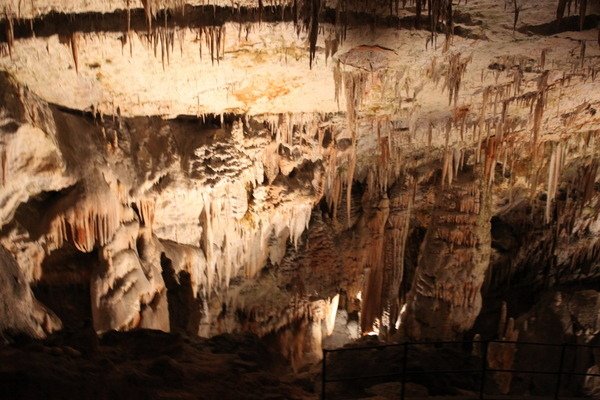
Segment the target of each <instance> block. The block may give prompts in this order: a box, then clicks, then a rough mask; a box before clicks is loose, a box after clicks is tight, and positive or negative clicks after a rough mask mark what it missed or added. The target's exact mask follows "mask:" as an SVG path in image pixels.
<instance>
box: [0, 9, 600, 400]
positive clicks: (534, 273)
mask: <svg viewBox="0 0 600 400" xmlns="http://www.w3.org/2000/svg"><path fill="white" fill-rule="evenodd" d="M421 3H427V2H421V1H417V2H415V1H414V0H409V1H396V0H390V1H383V0H382V1H370V2H364V1H360V0H357V1H351V0H348V1H339V2H338V1H329V0H327V1H325V0H311V1H308V0H298V1H285V0H284V1H270V0H264V1H262V0H261V1H251V0H244V1H242V2H236V3H235V4H232V3H231V2H229V1H221V0H213V1H179V0H144V1H137V0H135V1H134V0H131V1H128V0H113V1H97V0H77V1H71V2H62V1H56V0H36V1H35V2H31V3H30V2H20V1H16V0H6V1H5V4H3V5H4V7H2V9H1V10H0V11H2V15H1V16H0V32H1V33H0V229H1V230H0V246H1V247H0V263H1V264H2V269H1V270H0V293H1V294H2V297H1V298H0V331H2V332H3V335H4V336H5V337H6V338H7V340H8V338H12V337H13V336H14V335H15V334H18V333H25V334H27V335H30V336H34V337H37V338H43V337H45V336H47V335H49V334H51V333H52V332H54V331H56V330H60V329H66V330H80V329H82V327H83V326H89V329H90V330H91V329H93V330H94V331H95V332H96V333H98V334H104V333H105V332H109V331H112V330H117V331H129V330H133V329H137V328H148V329H156V330H162V331H165V332H180V333H185V334H186V335H190V336H191V337H195V336H202V337H213V336H215V335H219V334H223V333H231V334H245V333H250V334H254V335H256V336H258V337H260V338H262V340H263V341H265V343H268V345H269V346H270V347H272V349H273V350H276V351H278V352H279V353H280V354H282V356H283V357H284V358H285V359H286V360H287V362H289V364H290V365H291V368H292V370H294V371H295V372H296V373H303V372H302V371H304V373H305V372H306V371H307V368H310V367H309V366H310V365H313V363H315V362H317V361H319V360H320V359H321V357H322V346H323V344H325V345H328V346H339V345H342V344H345V343H347V342H350V341H352V340H355V339H357V338H359V337H360V336H361V335H365V334H367V333H371V334H379V338H380V339H382V340H437V339H443V340H454V339H463V338H466V339H471V338H472V337H473V335H475V334H479V335H480V336H482V337H484V338H499V339H505V340H510V339H511V338H512V339H519V340H521V339H522V338H524V337H527V335H530V334H531V335H533V333H531V332H536V333H535V335H536V336H535V340H538V341H551V340H554V339H553V338H546V337H544V333H543V331H542V333H539V332H538V331H532V329H533V328H532V326H531V324H530V323H528V322H525V321H527V317H526V316H527V315H530V313H534V310H536V307H538V308H539V307H543V306H542V305H543V304H545V303H544V302H545V301H546V300H545V299H546V296H550V294H551V293H554V292H556V291H558V292H564V293H571V294H573V293H580V289H581V290H583V289H589V290H592V291H595V290H598V289H600V287H599V286H598V278H600V193H599V192H600V183H599V181H600V113H599V112H598V110H599V106H600V76H598V75H599V72H600V62H599V61H598V60H599V59H600V34H599V31H598V22H599V21H600V3H598V1H593V0H587V1H585V0H580V1H579V2H562V1H560V2H559V1H558V0H556V1H554V0H545V1H542V2H540V1H537V0H536V1H534V0H518V1H517V2H514V3H513V2H510V4H509V2H506V4H504V2H497V1H493V0H479V1H475V0H472V1H468V2H462V1H460V2H458V1H455V2H454V3H449V2H448V1H447V0H433V1H431V2H429V4H432V7H433V8H432V9H427V7H426V6H425V5H423V7H422V8H421V6H419V4H421ZM465 3H466V4H465ZM563 3H564V4H563ZM575 3H577V4H575ZM515 5H516V7H517V8H516V9H515ZM563 6H564V8H565V10H564V11H563V10H562V7H563ZM430 16H432V17H431V19H430ZM421 28H422V29H421ZM430 29H433V30H434V32H433V33H432V32H431V31H430ZM586 293H587V292H586ZM573 296H576V294H573ZM577 296H580V297H578V299H579V300H578V302H576V303H573V304H576V308H577V309H578V310H575V311H574V310H570V312H571V314H572V315H579V314H578V313H579V309H581V310H588V311H586V313H588V314H593V313H594V312H596V314H597V313H598V303H597V300H594V299H595V297H594V296H591V295H589V296H588V295H577ZM503 301H504V302H505V303H502V302H503ZM501 304H504V306H502V305H501ZM540 304H542V305H540ZM589 310H592V311H589ZM594 310H595V311H594ZM586 315H587V314H586ZM511 317H512V319H511ZM586 318H587V317H586ZM588 319H589V318H588ZM498 321H500V324H498ZM511 321H512V322H511ZM523 323H525V325H527V324H529V326H523ZM590 324H591V322H590ZM590 324H588V325H590ZM595 324H596V322H594V324H592V325H590V326H588V327H587V328H586V329H587V331H586V330H580V331H581V332H584V333H581V332H579V331H577V332H579V334H577V332H576V329H574V328H573V327H571V326H569V325H568V324H567V325H565V324H562V325H560V324H559V325H560V326H559V327H557V328H556V329H557V332H560V335H562V336H561V337H562V338H563V340H567V341H571V340H572V341H580V342H581V341H582V342H586V343H587V342H590V341H594V340H597V337H596V335H597V332H598V329H600V327H598V326H596V325H595ZM498 325H500V328H499V327H498ZM557 326H558V325H557ZM586 326H587V325H586ZM525 328H528V329H529V331H528V330H527V329H525ZM86 329H88V328H86ZM525 332H530V333H529V334H526V333H525ZM557 334H558V333H557ZM582 335H583V336H582ZM165 337H171V336H165ZM583 338H585V339H583ZM546 339H547V340H546ZM11 340H12V339H11ZM522 340H525V339H522ZM490 351H491V353H490V357H489V359H488V362H489V364H490V365H491V366H494V365H496V366H510V365H518V364H519V363H520V362H521V361H519V359H518V356H515V348H514V347H513V348H505V347H502V348H500V347H498V348H495V349H494V348H491V350H490ZM516 354H518V351H517V353H516ZM587 356H589V354H588V355H587ZM587 356H586V357H587ZM432 357H434V356H432ZM435 357H437V356H435ZM435 357H434V358H432V360H434V361H432V362H435ZM515 357H516V358H515ZM581 357H583V356H581ZM581 357H579V359H578V360H579V361H577V362H580V361H581V359H582V358H581ZM588 358H589V357H588ZM468 360H469V359H467V361H468ZM467 361H465V362H467ZM588 361H589V360H588ZM461 362H462V361H461ZM581 362H582V363H583V364H582V366H581V367H582V368H583V367H585V368H590V367H592V364H593V362H592V361H589V362H588V364H589V365H587V364H585V362H583V361H581ZM584 364H585V365H584ZM494 378H495V379H494V382H495V384H497V387H496V388H495V389H497V390H498V391H499V392H505V393H506V392H509V391H510V390H512V389H511V388H519V387H520V388H523V387H525V386H526V385H525V384H523V383H522V382H521V381H520V380H519V379H515V378H514V377H511V376H503V375H498V376H495V377H494ZM416 383H419V384H422V385H425V384H429V383H428V382H416ZM570 384H571V383H569V385H570ZM577 384H578V383H573V385H577ZM452 385H453V387H455V388H463V389H465V390H471V387H470V386H469V385H468V384H462V383H460V382H459V383H457V382H454V383H453V384H452ZM474 385H475V386H476V383H475V384H474ZM519 385H520V386H519ZM536 385H537V387H542V386H543V384H538V383H536ZM590 385H591V386H592V387H593V386H594V384H593V383H590ZM590 385H588V386H590ZM425 386H426V387H427V388H428V389H431V388H432V387H431V386H430V385H429V386H428V385H425ZM580 386H581V385H580ZM313 389H314V387H311V390H313ZM388 389H389V388H388V387H379V388H375V389H373V390H371V391H370V392H368V393H370V394H373V395H378V394H379V393H384V392H386V390H388ZM417 389H419V388H418V387H416V389H415V390H417ZM438 389H439V388H438V387H436V389H435V390H434V391H437V392H439V391H440V390H441V389H439V390H438ZM515 390H516V389H515ZM523 390H528V389H523ZM590 390H591V391H593V388H592V389H590ZM417 391H418V390H417ZM437 392H436V393H437ZM365 393H366V392H365Z"/></svg>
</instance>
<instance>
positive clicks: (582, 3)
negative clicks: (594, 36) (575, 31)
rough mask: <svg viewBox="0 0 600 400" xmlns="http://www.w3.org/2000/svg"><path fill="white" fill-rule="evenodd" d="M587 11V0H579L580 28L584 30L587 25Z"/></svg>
mask: <svg viewBox="0 0 600 400" xmlns="http://www.w3.org/2000/svg"><path fill="white" fill-rule="evenodd" d="M586 12H587V0H579V30H580V31H582V30H583V28H584V25H585V15H586Z"/></svg>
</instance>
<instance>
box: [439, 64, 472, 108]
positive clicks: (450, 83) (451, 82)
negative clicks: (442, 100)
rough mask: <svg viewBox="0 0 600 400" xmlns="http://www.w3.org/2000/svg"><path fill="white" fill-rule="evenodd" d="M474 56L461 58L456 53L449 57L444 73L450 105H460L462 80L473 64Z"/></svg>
mask: <svg viewBox="0 0 600 400" xmlns="http://www.w3.org/2000/svg"><path fill="white" fill-rule="evenodd" d="M471 60H472V56H469V57H466V58H464V59H462V58H461V53H455V54H452V55H450V56H449V57H448V66H447V69H446V71H445V72H444V89H445V90H448V104H452V102H454V106H456V105H457V103H458V95H459V91H460V84H461V81H462V78H463V76H464V74H465V72H466V70H467V65H468V64H469V63H470V62H471Z"/></svg>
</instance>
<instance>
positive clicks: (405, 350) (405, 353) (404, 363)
mask: <svg viewBox="0 0 600 400" xmlns="http://www.w3.org/2000/svg"><path fill="white" fill-rule="evenodd" d="M407 359H408V342H404V348H403V356H402V381H401V382H402V383H401V386H400V400H404V391H405V388H406V366H407V365H408V360H407Z"/></svg>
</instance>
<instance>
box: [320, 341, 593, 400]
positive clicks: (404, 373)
mask: <svg viewBox="0 0 600 400" xmlns="http://www.w3.org/2000/svg"><path fill="white" fill-rule="evenodd" d="M490 343H501V344H518V345H524V346H543V347H555V348H556V347H560V348H561V352H560V361H559V367H558V370H557V371H555V372H553V371H541V370H517V369H498V368H488V367H487V352H488V346H489V344H490ZM450 344H453V345H459V344H482V345H483V349H482V363H481V369H469V370H420V371H418V370H412V371H411V370H407V359H408V350H409V348H410V347H411V346H422V345H429V346H439V345H450ZM390 347H402V349H403V358H402V371H401V372H393V373H388V374H377V375H354V376H345V377H344V376H335V375H334V377H333V378H331V377H329V378H328V377H327V354H329V353H342V352H351V351H363V350H380V349H385V348H390ZM567 347H574V348H600V345H592V344H577V343H560V344H558V343H543V342H519V341H510V340H498V339H496V340H462V341H460V340H459V341H425V342H402V343H385V344H378V345H371V346H356V347H341V348H337V349H323V360H322V369H321V399H322V400H326V396H327V390H326V385H327V383H329V382H345V381H354V380H362V379H375V378H391V377H401V389H400V398H401V399H402V400H404V396H405V386H406V377H407V376H408V375H419V374H461V373H462V374H467V373H469V374H480V375H481V386H480V389H479V398H480V399H484V388H485V376H486V373H487V372H509V373H515V372H516V373H523V374H538V375H556V376H557V380H556V387H555V392H554V398H555V399H558V398H559V391H560V386H561V380H562V377H563V376H564V375H569V376H592V377H600V374H594V373H587V372H586V373H582V372H569V371H563V364H564V359H565V351H566V348H567Z"/></svg>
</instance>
